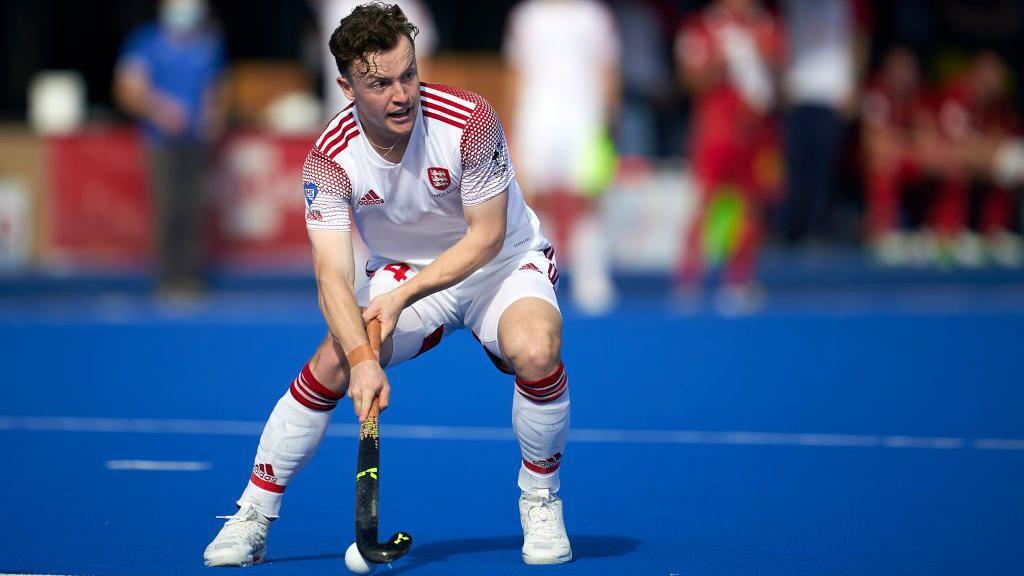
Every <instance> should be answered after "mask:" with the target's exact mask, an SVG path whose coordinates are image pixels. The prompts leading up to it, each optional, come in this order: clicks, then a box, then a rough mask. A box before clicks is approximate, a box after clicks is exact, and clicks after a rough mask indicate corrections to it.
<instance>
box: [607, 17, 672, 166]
mask: <svg viewBox="0 0 1024 576" xmlns="http://www.w3.org/2000/svg"><path fill="white" fill-rule="evenodd" d="M611 8H612V10H613V12H614V14H615V20H616V23H617V28H618V30H619V36H620V40H621V42H622V46H621V51H622V53H623V54H629V58H628V59H625V58H623V59H621V60H620V62H619V76H620V78H621V86H622V87H621V97H620V105H619V117H618V120H617V123H616V126H615V144H616V149H617V152H618V154H619V158H620V159H621V160H622V161H623V162H624V163H625V162H628V163H641V164H644V165H646V164H647V162H648V161H649V160H651V159H653V158H655V157H657V156H658V155H659V153H660V150H659V149H658V148H659V147H658V138H659V134H658V130H659V127H658V120H659V118H658V113H659V109H663V108H666V107H667V106H669V105H670V104H671V103H672V100H673V98H674V96H675V93H674V92H673V84H672V64H671V62H670V60H669V56H670V54H669V53H668V52H667V51H666V50H665V47H666V46H667V45H669V43H670V42H669V39H668V38H669V37H670V36H671V32H672V30H671V29H667V26H671V24H666V23H665V21H666V20H667V21H668V22H671V21H672V19H671V18H669V17H666V16H667V15H666V14H665V12H666V11H669V12H670V10H666V7H665V6H664V3H663V2H659V1H658V0H618V1H616V2H613V3H612V4H611ZM666 32H667V33H666ZM624 168H625V167H624Z"/></svg>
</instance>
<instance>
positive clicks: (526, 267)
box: [519, 262, 543, 274]
mask: <svg viewBox="0 0 1024 576" xmlns="http://www.w3.org/2000/svg"><path fill="white" fill-rule="evenodd" d="M519 269H520V270H533V271H534V272H536V273H538V274H543V272H541V271H540V268H537V266H536V265H535V264H533V263H532V262H529V263H527V264H523V265H522V266H520V267H519Z"/></svg>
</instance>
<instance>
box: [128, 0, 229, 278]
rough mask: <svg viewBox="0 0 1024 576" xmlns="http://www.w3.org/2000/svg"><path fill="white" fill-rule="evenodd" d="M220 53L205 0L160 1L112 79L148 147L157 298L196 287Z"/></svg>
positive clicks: (215, 129)
mask: <svg viewBox="0 0 1024 576" xmlns="http://www.w3.org/2000/svg"><path fill="white" fill-rule="evenodd" d="M223 68H224V48H223V43H222V40H221V38H220V36H219V35H218V34H217V33H216V32H215V31H214V30H213V29H212V27H211V26H210V25H209V24H208V20H207V5H206V2H205V0H162V1H161V3H160V9H159V18H158V21H157V22H153V23H149V24H146V25H143V26H141V27H139V28H138V29H136V30H135V31H133V32H132V33H131V35H129V37H128V39H127V40H126V41H125V43H124V47H123V48H122V51H121V55H120V57H119V59H118V62H117V66H116V70H115V75H114V95H115V98H116V100H117V103H118V104H119V105H120V106H121V108H122V109H123V110H124V111H125V112H126V113H128V114H129V115H131V116H132V117H134V118H136V119H137V120H138V122H139V125H140V129H141V131H142V133H143V135H144V138H145V142H146V145H147V149H148V162H149V172H150V186H151V189H152V193H153V207H154V210H155V213H156V219H155V234H154V245H155V248H156V250H157V255H158V257H157V263H158V276H159V286H160V290H161V292H163V293H165V294H168V295H183V294H190V293H195V292H196V291H198V289H199V288H200V286H201V281H200V279H201V272H202V260H203V250H202V246H203V242H202V230H201V225H200V222H201V206H202V187H203V180H204V173H205V171H206V164H207V157H208V144H209V143H210V142H211V141H212V140H213V138H215V137H216V136H217V135H218V134H219V132H220V130H221V126H222V124H223V106H222V104H221V101H222V97H221V93H222V88H221V75H222V71H223Z"/></svg>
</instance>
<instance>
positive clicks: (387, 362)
mask: <svg viewBox="0 0 1024 576" xmlns="http://www.w3.org/2000/svg"><path fill="white" fill-rule="evenodd" d="M417 273H418V271H417V270H416V269H415V268H414V267H412V266H409V265H408V264H403V263H400V262H399V263H390V264H387V265H385V266H382V267H381V268H379V269H377V270H376V271H374V272H373V273H372V275H371V277H370V279H369V281H368V282H367V283H366V284H364V285H363V286H362V287H361V288H360V289H359V290H358V291H357V292H356V301H357V302H358V303H359V306H360V307H363V308H365V307H366V306H367V305H368V304H369V303H370V301H371V300H373V299H374V298H376V297H377V296H380V295H382V294H387V293H388V292H391V291H392V290H394V289H396V288H398V287H399V286H401V285H402V284H403V283H405V282H407V281H409V279H411V278H413V277H414V276H416V274H417ZM457 327H458V326H457V321H456V320H455V312H454V303H453V298H452V296H451V294H450V293H448V292H447V291H441V292H436V293H434V294H431V295H430V296H427V297H426V298H423V299H421V300H419V301H417V302H416V303H414V304H413V305H412V306H409V307H408V308H406V309H405V310H403V311H402V313H401V314H400V315H399V317H398V323H397V324H396V326H395V330H394V332H393V333H392V334H391V336H390V337H389V338H388V339H387V340H385V341H384V342H383V343H381V365H383V366H395V365H398V364H400V363H402V362H405V361H406V360H409V359H411V358H415V357H416V356H419V355H420V354H422V353H424V352H426V351H427V350H430V349H431V348H433V347H434V346H437V345H438V344H439V343H440V342H441V338H442V337H444V335H445V333H450V332H451V331H453V330H455V329H456V328H457Z"/></svg>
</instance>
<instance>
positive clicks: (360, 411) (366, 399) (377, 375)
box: [348, 362, 391, 422]
mask: <svg viewBox="0 0 1024 576" xmlns="http://www.w3.org/2000/svg"><path fill="white" fill-rule="evenodd" d="M348 397H349V398H351V399H352V407H353V408H354V409H355V412H356V416H358V417H359V421H360V422H362V421H363V420H366V419H367V418H368V417H369V415H370V407H371V406H373V400H374V398H376V399H377V405H378V406H379V407H380V410H381V411H382V412H383V411H384V410H385V409H386V408H387V407H388V401H389V400H390V398H391V385H390V384H389V383H388V377H387V376H386V375H385V374H384V369H382V368H381V367H380V364H378V363H376V362H360V363H359V364H356V365H355V366H353V367H352V369H351V382H350V383H349V386H348Z"/></svg>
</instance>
